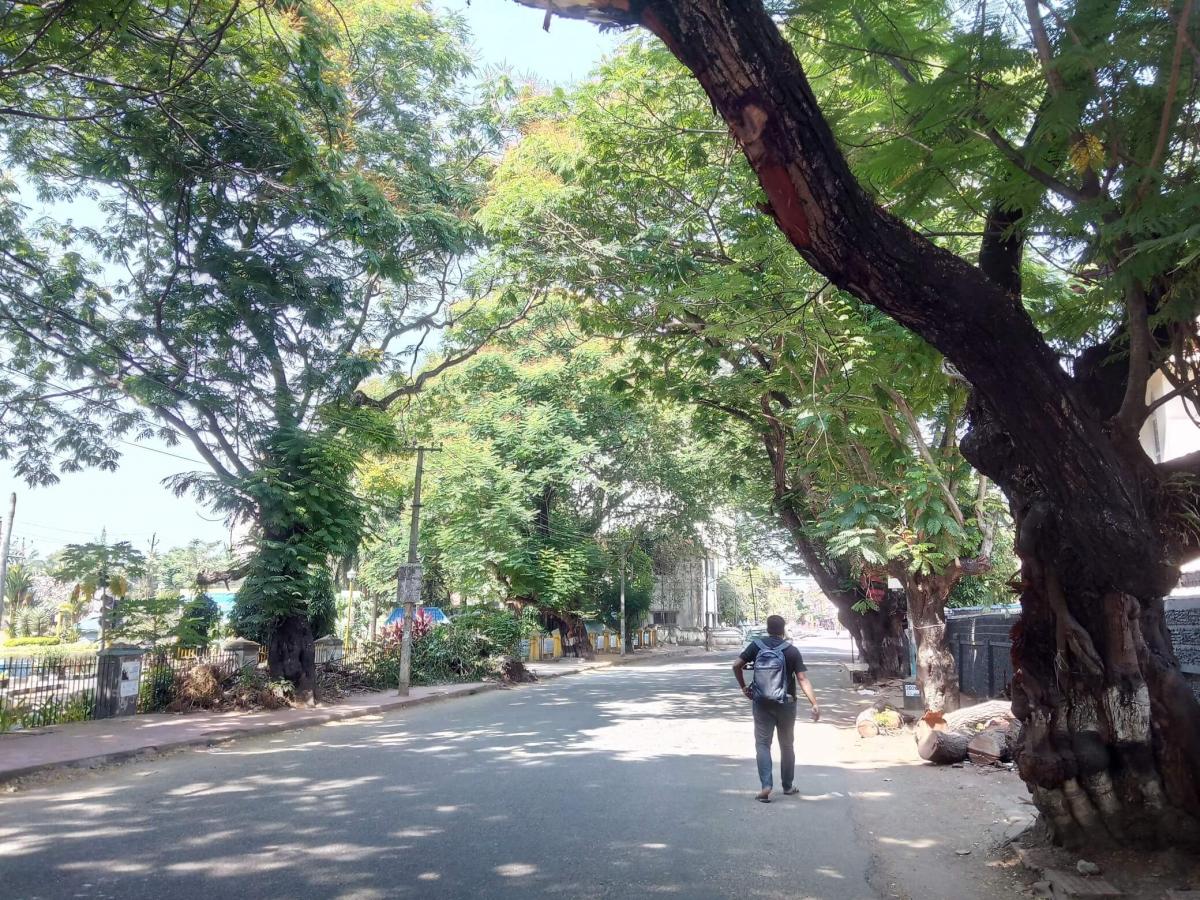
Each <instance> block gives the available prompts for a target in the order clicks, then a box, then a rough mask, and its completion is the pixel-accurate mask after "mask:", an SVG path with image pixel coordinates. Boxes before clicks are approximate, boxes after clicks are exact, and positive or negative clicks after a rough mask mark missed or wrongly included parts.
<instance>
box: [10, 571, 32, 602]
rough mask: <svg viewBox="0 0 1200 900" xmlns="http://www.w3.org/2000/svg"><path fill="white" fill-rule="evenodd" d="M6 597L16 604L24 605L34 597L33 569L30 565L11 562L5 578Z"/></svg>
mask: <svg viewBox="0 0 1200 900" xmlns="http://www.w3.org/2000/svg"><path fill="white" fill-rule="evenodd" d="M4 597H5V599H6V600H7V601H8V602H9V603H11V604H13V605H15V606H24V605H25V604H27V603H29V602H30V601H31V600H32V599H33V570H32V569H31V568H30V567H29V566H27V565H25V564H24V563H20V562H14V563H10V564H9V566H8V572H7V574H6V575H5V578H4Z"/></svg>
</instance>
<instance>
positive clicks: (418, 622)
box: [379, 609, 434, 645]
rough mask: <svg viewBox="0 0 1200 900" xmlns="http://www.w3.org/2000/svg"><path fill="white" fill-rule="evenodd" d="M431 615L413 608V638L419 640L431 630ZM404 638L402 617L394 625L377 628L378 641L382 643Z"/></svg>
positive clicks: (396, 642) (395, 642)
mask: <svg viewBox="0 0 1200 900" xmlns="http://www.w3.org/2000/svg"><path fill="white" fill-rule="evenodd" d="M433 625H434V622H433V616H431V615H430V614H429V613H427V612H425V610H423V609H416V610H413V634H412V636H413V640H414V641H419V640H421V638H423V637H425V636H426V635H428V634H429V632H431V631H433ZM403 640H404V619H400V620H399V621H397V622H396V624H394V625H385V626H383V628H381V629H379V642H380V643H382V644H397V645H398V644H399V643H400V642H401V641H403Z"/></svg>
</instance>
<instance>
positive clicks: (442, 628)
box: [349, 609, 522, 690]
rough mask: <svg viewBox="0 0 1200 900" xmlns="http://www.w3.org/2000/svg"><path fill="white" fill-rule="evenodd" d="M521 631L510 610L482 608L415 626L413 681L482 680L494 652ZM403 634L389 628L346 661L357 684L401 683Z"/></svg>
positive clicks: (507, 651) (508, 648) (507, 650)
mask: <svg viewBox="0 0 1200 900" xmlns="http://www.w3.org/2000/svg"><path fill="white" fill-rule="evenodd" d="M521 633H522V630H521V621H520V620H519V619H518V618H517V617H516V616H514V615H513V614H512V613H509V612H507V611H505V610H486V611H485V610H482V609H481V610H473V611H469V612H466V613H463V614H461V615H459V616H456V617H455V618H454V619H453V620H452V621H451V622H450V623H449V624H448V625H439V626H436V627H433V628H429V629H426V630H422V631H417V630H415V629H414V632H413V642H412V670H411V672H412V683H413V684H444V683H446V682H454V681H481V680H483V679H484V678H486V677H488V676H489V675H490V674H491V673H492V671H493V668H494V661H495V660H496V659H497V658H498V657H501V656H504V655H511V654H512V653H513V652H514V651H515V648H516V643H517V641H518V640H519V639H520V635H521ZM401 638H402V632H401V631H400V630H399V629H396V630H392V629H389V633H387V634H384V635H381V639H380V640H378V641H368V642H367V643H366V644H365V645H364V646H363V648H362V651H361V652H360V654H359V655H358V656H356V657H355V658H353V659H352V660H351V661H350V663H349V666H350V668H351V669H352V670H353V672H354V673H355V675H356V676H357V677H358V680H359V681H361V683H363V684H364V685H365V686H367V687H370V688H373V689H375V690H383V689H385V688H389V687H395V686H396V685H397V684H398V683H399V679H400V652H401Z"/></svg>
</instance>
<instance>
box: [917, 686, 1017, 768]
mask: <svg viewBox="0 0 1200 900" xmlns="http://www.w3.org/2000/svg"><path fill="white" fill-rule="evenodd" d="M1020 736H1021V723H1020V722H1018V721H1017V720H1016V719H1015V718H1013V714H1012V706H1011V704H1010V703H1008V702H1007V701H1001V700H992V701H989V702H987V703H980V704H977V705H975V706H970V707H967V708H966V709H960V710H958V711H957V712H952V713H948V714H945V715H943V714H942V713H933V712H930V713H926V714H925V715H924V716H923V717H922V718H921V721H920V722H918V723H917V732H916V737H917V753H919V754H920V756H921V759H927V760H929V761H930V762H932V763H937V764H938V765H950V764H953V763H961V762H963V761H964V760H966V759H968V758H969V759H970V760H971V762H973V763H974V764H975V765H977V766H994V765H999V764H1001V763H1005V762H1008V761H1010V760H1011V759H1012V758H1013V751H1014V750H1015V749H1016V746H1017V742H1018V741H1019V740H1020Z"/></svg>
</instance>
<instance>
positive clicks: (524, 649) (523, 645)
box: [517, 638, 529, 659]
mask: <svg viewBox="0 0 1200 900" xmlns="http://www.w3.org/2000/svg"><path fill="white" fill-rule="evenodd" d="M517 650H518V652H519V653H520V654H521V659H529V639H528V638H525V639H524V640H522V641H521V642H520V643H519V644H518V645H517Z"/></svg>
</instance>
